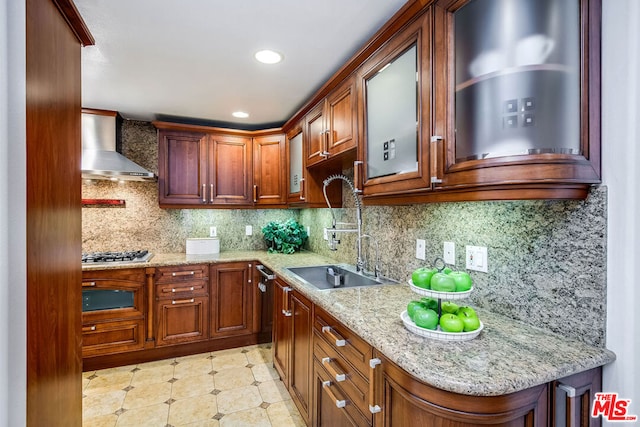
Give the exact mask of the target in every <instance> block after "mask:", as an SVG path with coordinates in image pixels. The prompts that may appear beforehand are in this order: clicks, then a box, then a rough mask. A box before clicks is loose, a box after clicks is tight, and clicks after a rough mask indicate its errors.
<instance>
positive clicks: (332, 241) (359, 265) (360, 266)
mask: <svg viewBox="0 0 640 427" xmlns="http://www.w3.org/2000/svg"><path fill="white" fill-rule="evenodd" d="M337 179H340V180H342V181H344V182H346V183H347V185H348V186H349V188H350V189H351V193H352V194H353V199H354V201H355V204H356V228H355V229H353V228H350V229H347V228H342V229H340V228H337V226H338V224H340V225H351V226H353V224H347V223H338V222H337V221H336V215H335V213H334V212H333V208H332V207H331V202H329V197H328V196H327V186H328V185H329V184H331V183H332V182H333V181H335V180H337ZM323 184H324V185H323V187H322V193H323V194H324V200H325V201H326V202H327V206H328V207H329V211H330V212H331V218H332V221H331V229H330V231H331V236H330V237H329V249H331V250H332V251H336V250H338V243H340V240H338V239H337V237H336V234H337V233H358V239H357V240H356V250H357V258H358V259H357V260H356V270H357V271H358V272H361V271H362V272H363V271H364V260H363V259H362V204H361V203H360V198H359V197H358V192H357V191H356V189H355V186H354V185H353V182H351V180H350V179H349V178H347V177H346V176H345V175H342V174H336V175H331V176H329V177H328V178H327V179H325V180H324V181H323Z"/></svg>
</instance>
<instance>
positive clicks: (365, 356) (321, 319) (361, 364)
mask: <svg viewBox="0 0 640 427" xmlns="http://www.w3.org/2000/svg"><path fill="white" fill-rule="evenodd" d="M313 327H314V329H315V331H316V333H317V334H318V336H321V337H323V338H324V339H325V340H326V341H327V343H328V344H329V345H330V346H331V347H332V348H333V350H334V351H335V352H337V353H338V354H340V355H341V356H342V357H343V358H344V359H345V360H348V361H349V363H351V364H352V365H353V367H354V368H355V369H357V370H358V372H360V374H362V375H363V376H366V375H368V372H369V360H370V359H371V357H372V352H373V348H372V347H371V346H370V345H369V344H368V343H367V342H365V341H364V340H363V339H362V338H360V337H359V336H358V335H356V334H354V333H353V332H352V331H351V330H349V329H348V328H347V327H346V326H344V325H343V324H342V323H340V322H338V321H337V320H336V319H335V318H334V317H333V316H331V315H330V314H329V313H327V312H326V311H324V310H323V309H321V308H319V307H316V309H315V319H314V325H313ZM337 341H343V343H340V345H338V344H337Z"/></svg>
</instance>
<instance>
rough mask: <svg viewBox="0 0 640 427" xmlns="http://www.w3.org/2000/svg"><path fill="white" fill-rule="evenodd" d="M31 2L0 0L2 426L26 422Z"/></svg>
mask: <svg viewBox="0 0 640 427" xmlns="http://www.w3.org/2000/svg"><path fill="white" fill-rule="evenodd" d="M25 16H26V14H25V2H24V1H14V0H0V313H1V317H0V426H3V427H4V426H11V427H13V426H24V425H25V424H26V390H27V378H26V358H27V357H26V335H27V334H26V309H25V307H26V299H27V298H26V261H25V251H26V232H25V230H26V228H25V226H26V175H25V168H26V131H25V123H26V117H25V52H26V51H25V34H26V32H25Z"/></svg>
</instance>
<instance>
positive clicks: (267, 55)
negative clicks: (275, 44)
mask: <svg viewBox="0 0 640 427" xmlns="http://www.w3.org/2000/svg"><path fill="white" fill-rule="evenodd" d="M255 57H256V59H257V60H258V61H260V62H262V63H263V64H277V63H278V62H280V61H282V54H280V53H278V52H275V51H273V50H268V49H267V50H261V51H259V52H256V54H255Z"/></svg>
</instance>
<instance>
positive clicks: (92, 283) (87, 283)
mask: <svg viewBox="0 0 640 427" xmlns="http://www.w3.org/2000/svg"><path fill="white" fill-rule="evenodd" d="M95 285H96V282H82V286H83V287H89V286H95Z"/></svg>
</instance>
